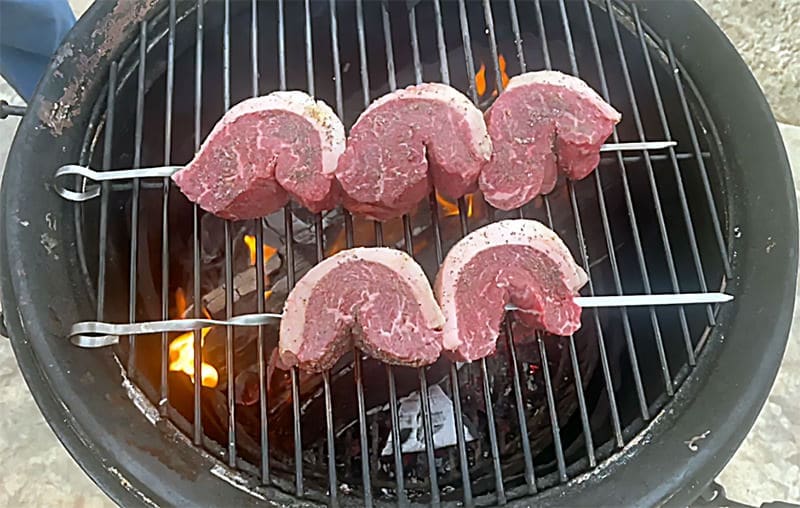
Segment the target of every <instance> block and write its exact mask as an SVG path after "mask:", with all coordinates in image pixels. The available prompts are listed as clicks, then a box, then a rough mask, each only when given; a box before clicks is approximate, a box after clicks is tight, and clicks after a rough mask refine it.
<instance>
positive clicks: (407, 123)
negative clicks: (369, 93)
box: [336, 83, 491, 220]
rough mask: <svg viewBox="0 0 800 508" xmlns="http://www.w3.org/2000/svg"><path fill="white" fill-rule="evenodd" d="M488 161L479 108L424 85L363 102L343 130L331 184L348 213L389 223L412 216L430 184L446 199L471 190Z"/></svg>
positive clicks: (457, 94)
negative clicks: (345, 136)
mask: <svg viewBox="0 0 800 508" xmlns="http://www.w3.org/2000/svg"><path fill="white" fill-rule="evenodd" d="M490 156H491V141H490V140H489V136H488V133H487V132H486V125H485V123H484V120H483V117H482V115H481V112H480V110H478V109H477V108H476V107H475V106H474V105H473V104H472V102H470V100H469V99H467V97H465V96H464V94H462V93H461V92H459V91H458V90H456V89H454V88H452V87H449V86H447V85H443V84H441V83H425V84H421V85H416V86H410V87H408V88H405V89H403V90H397V91H395V92H393V93H390V94H388V95H385V96H383V97H381V98H380V99H378V100H376V101H375V102H373V103H372V104H370V106H369V107H368V108H367V109H366V111H364V113H362V114H361V116H360V117H359V118H358V120H357V121H356V123H355V125H354V126H353V128H352V129H351V130H350V136H349V137H348V141H347V149H346V150H345V153H344V155H342V157H341V158H340V159H339V166H338V168H337V169H336V178H337V179H338V181H339V183H340V184H341V186H342V189H343V191H344V196H343V201H344V205H345V207H346V208H347V209H348V210H350V211H351V212H354V213H358V214H361V215H366V216H368V217H370V218H374V219H377V220H389V219H392V218H395V217H399V216H400V215H403V214H404V213H408V212H411V211H413V210H414V208H415V207H416V206H417V203H419V202H420V201H422V200H423V199H425V198H426V197H427V196H428V194H429V193H430V191H431V179H432V180H433V185H434V186H435V187H436V190H438V191H439V193H440V194H442V195H443V196H445V197H447V198H449V199H457V198H460V197H461V196H463V195H464V194H466V193H468V192H473V191H475V190H477V179H478V174H479V173H480V171H481V168H482V167H483V165H484V164H485V163H486V162H487V161H488V160H489V157H490Z"/></svg>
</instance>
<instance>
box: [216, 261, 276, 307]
mask: <svg viewBox="0 0 800 508" xmlns="http://www.w3.org/2000/svg"><path fill="white" fill-rule="evenodd" d="M281 264H282V262H281V258H280V256H279V255H277V254H275V255H273V256H271V257H270V258H269V259H268V260H267V261H266V263H264V275H265V276H266V277H268V276H270V275H272V274H274V273H275V272H277V271H278V270H279V269H280V267H281ZM257 272H258V271H257V270H256V267H255V266H248V267H247V268H245V269H244V271H241V272H239V273H237V274H236V275H234V277H233V303H237V302H238V301H239V300H241V299H242V298H244V297H246V296H249V295H251V294H253V293H255V291H256V290H257V289H258V273H257ZM266 285H267V286H269V284H266ZM203 305H204V306H205V308H206V309H207V310H208V312H209V313H210V314H211V315H212V316H215V315H217V314H219V313H224V311H225V284H221V285H219V286H217V287H216V288H214V289H212V290H211V291H209V292H208V293H207V294H206V295H205V296H204V297H203Z"/></svg>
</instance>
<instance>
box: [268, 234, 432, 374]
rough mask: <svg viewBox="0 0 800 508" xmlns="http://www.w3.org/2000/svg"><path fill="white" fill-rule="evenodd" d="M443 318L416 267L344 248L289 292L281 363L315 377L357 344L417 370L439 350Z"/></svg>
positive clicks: (402, 259) (397, 254)
mask: <svg viewBox="0 0 800 508" xmlns="http://www.w3.org/2000/svg"><path fill="white" fill-rule="evenodd" d="M443 325H444V317H443V316H442V312H441V310H440V309H439V305H438V304H437V303H436V300H435V299H434V297H433V292H432V291H431V286H430V283H429V282H428V279H427V278H426V277H425V273H424V272H423V271H422V268H420V266H419V265H418V264H417V263H416V261H414V260H413V259H412V258H411V257H410V256H409V255H407V254H405V253H404V252H401V251H399V250H395V249H388V248H380V247H374V248H365V247H362V248H355V249H348V250H344V251H342V252H339V253H338V254H336V255H334V256H331V257H330V258H328V259H326V260H324V261H322V262H321V263H319V264H318V265H316V266H314V267H313V268H312V269H311V270H309V271H308V273H306V274H305V276H304V277H303V278H302V279H300V281H299V282H298V283H297V286H295V288H294V289H293V290H292V292H291V293H289V296H288V298H287V299H286V304H285V305H284V311H283V319H282V320H281V328H280V343H279V348H280V355H281V360H282V362H283V363H284V364H285V365H288V366H294V365H299V366H300V368H302V369H304V370H308V371H313V372H321V371H323V370H326V369H328V368H330V367H332V366H333V365H334V364H335V363H336V361H337V360H338V359H339V357H340V356H341V355H342V354H343V353H345V352H346V351H348V350H350V349H351V348H352V346H353V343H355V345H356V346H358V347H359V348H361V349H362V350H364V351H365V352H367V353H368V354H369V355H370V356H373V357H375V358H378V359H381V360H383V361H385V362H388V363H394V364H399V365H410V366H420V365H428V364H431V363H433V362H435V361H436V359H437V358H438V357H439V353H440V352H441V348H442V346H441V339H442V337H441V327H442V326H443Z"/></svg>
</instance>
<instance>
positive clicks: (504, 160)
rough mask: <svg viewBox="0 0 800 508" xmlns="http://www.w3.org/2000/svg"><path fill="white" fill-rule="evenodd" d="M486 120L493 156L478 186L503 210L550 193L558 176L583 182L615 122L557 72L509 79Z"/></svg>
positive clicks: (583, 88)
mask: <svg viewBox="0 0 800 508" xmlns="http://www.w3.org/2000/svg"><path fill="white" fill-rule="evenodd" d="M485 117H486V125H487V127H488V129H489V135H490V136H491V138H492V147H493V153H492V160H491V161H490V162H489V163H488V164H486V165H485V166H484V168H483V170H482V171H481V175H480V180H479V183H480V188H481V191H482V192H483V196H484V197H485V198H486V201H488V202H489V203H490V204H491V205H493V206H495V207H497V208H500V209H502V210H511V209H514V208H518V207H520V206H522V205H524V204H525V203H527V202H528V201H530V200H532V199H533V198H535V197H536V196H538V195H539V194H547V193H549V192H550V191H552V190H553V187H555V184H556V180H557V179H558V172H559V170H561V171H563V172H564V173H566V175H567V176H568V177H569V178H572V179H575V180H579V179H581V178H584V177H586V176H587V175H588V174H589V173H591V172H592V170H593V169H594V168H596V167H597V164H598V162H599V161H600V146H601V145H602V144H603V142H604V141H605V140H606V138H608V136H609V135H610V134H611V131H612V129H613V127H614V125H616V124H617V123H618V122H619V120H620V114H619V113H618V112H617V111H616V110H615V109H614V108H612V107H611V106H610V105H609V104H608V103H606V102H605V101H603V99H602V98H601V97H600V96H599V95H597V93H596V92H595V91H594V90H592V89H591V88H590V87H589V85H587V84H586V83H584V82H583V81H581V80H580V79H578V78H576V77H573V76H568V75H566V74H562V73H560V72H556V71H539V72H528V73H525V74H521V75H519V76H514V77H513V78H511V80H510V81H509V82H508V86H507V87H506V89H505V91H504V92H503V93H502V94H500V96H499V97H498V98H497V100H496V101H495V102H494V104H492V106H491V107H490V108H489V110H488V111H487V112H486V115H485Z"/></svg>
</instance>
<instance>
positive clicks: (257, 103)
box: [172, 91, 345, 219]
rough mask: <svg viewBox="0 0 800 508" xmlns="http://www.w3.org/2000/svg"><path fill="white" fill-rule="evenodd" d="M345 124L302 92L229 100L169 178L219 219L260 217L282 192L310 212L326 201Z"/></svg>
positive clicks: (283, 198)
mask: <svg viewBox="0 0 800 508" xmlns="http://www.w3.org/2000/svg"><path fill="white" fill-rule="evenodd" d="M344 147H345V137H344V127H343V126H342V122H341V121H340V120H339V118H338V117H337V116H336V115H335V114H334V112H333V111H332V110H331V108H330V107H328V105H327V104H325V103H324V102H322V101H315V100H314V99H313V98H312V97H310V96H309V95H307V94H305V93H303V92H296V91H293V92H273V93H271V94H269V95H266V96H264V97H256V98H253V99H248V100H246V101H243V102H241V103H239V104H237V105H236V106H234V107H233V108H232V109H231V110H230V111H228V113H226V114H225V116H223V117H222V119H221V120H220V121H219V122H218V123H217V125H216V126H215V127H214V129H213V130H212V131H211V134H209V136H208V137H207V138H206V140H205V142H204V143H203V146H202V147H201V148H200V151H198V152H197V155H195V157H194V159H192V161H191V162H190V163H189V164H188V165H187V166H186V167H185V168H184V169H182V170H181V171H179V172H178V173H176V174H175V175H174V176H173V177H172V178H173V180H175V183H177V184H178V186H179V187H180V189H181V191H183V193H184V194H185V195H186V197H188V198H189V199H190V200H191V201H194V202H195V203H197V204H198V205H200V207H202V208H203V209H204V210H208V211H209V212H211V213H213V214H215V215H218V216H220V217H222V218H225V219H251V218H256V217H263V216H265V215H269V214H270V213H272V212H274V211H276V210H278V209H280V208H281V207H282V206H283V205H285V204H286V203H287V201H288V200H289V198H290V197H291V198H293V199H295V200H296V201H297V202H298V203H300V204H301V205H302V206H304V207H306V208H307V209H309V210H311V211H312V212H319V211H322V210H326V209H329V208H333V207H334V206H336V204H337V203H338V187H337V184H336V182H335V180H334V177H333V172H334V170H335V169H336V162H337V161H338V159H339V156H340V155H341V154H342V152H343V151H344Z"/></svg>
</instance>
